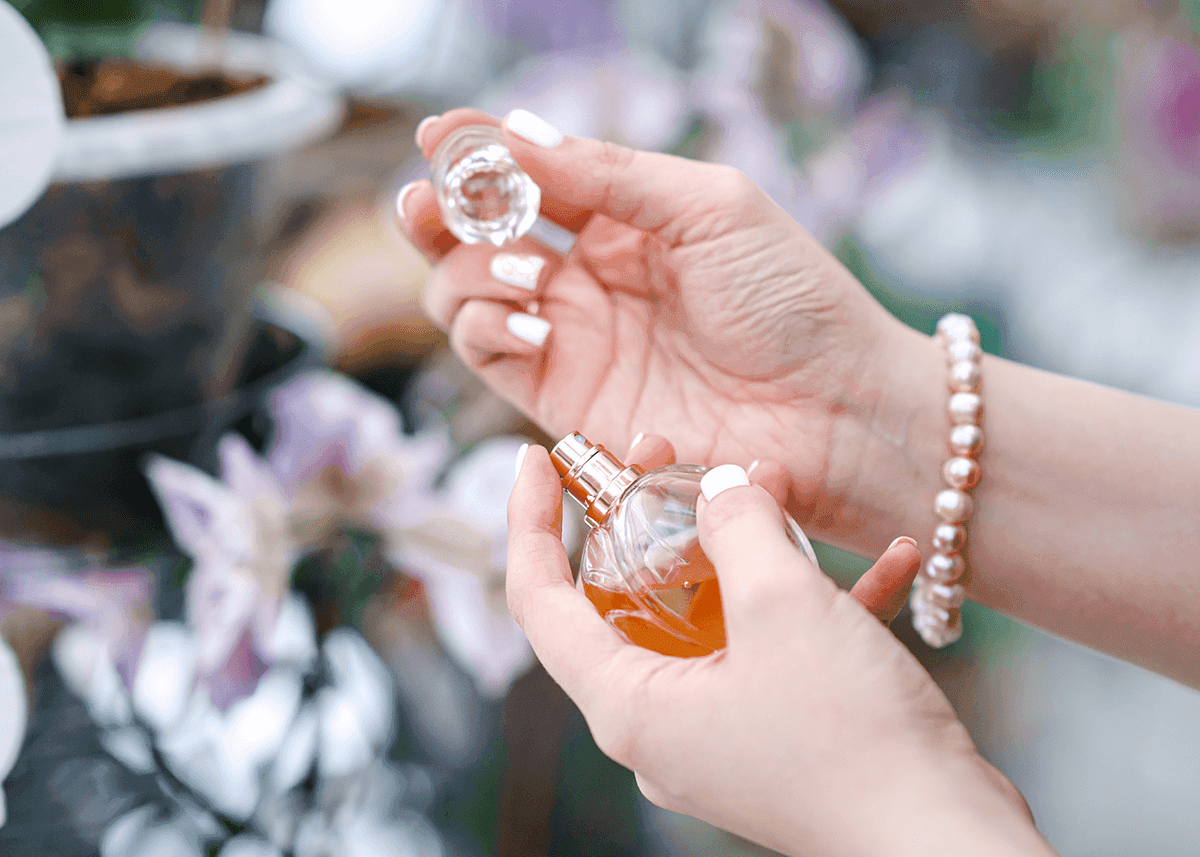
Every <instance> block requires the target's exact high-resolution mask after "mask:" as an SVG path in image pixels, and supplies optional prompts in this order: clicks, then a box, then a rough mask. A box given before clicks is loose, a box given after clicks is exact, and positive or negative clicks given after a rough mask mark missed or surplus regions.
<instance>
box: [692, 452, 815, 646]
mask: <svg viewBox="0 0 1200 857" xmlns="http://www.w3.org/2000/svg"><path fill="white" fill-rule="evenodd" d="M700 484H701V490H702V491H703V494H704V499H703V500H702V501H700V502H699V503H697V507H696V513H697V529H698V533H699V537H700V546H701V547H702V548H703V549H704V552H705V554H706V555H707V556H708V558H709V560H710V561H711V562H712V564H713V567H714V568H715V569H716V572H717V580H718V581H719V583H720V586H721V603H722V606H723V608H724V611H725V625H726V633H727V635H728V636H729V638H730V640H731V644H732V641H733V640H735V638H736V637H738V636H739V635H749V634H751V633H752V631H753V630H755V629H763V628H770V625H771V624H772V622H773V620H774V619H775V618H776V617H778V618H779V619H780V620H781V621H783V622H786V623H787V624H788V625H789V626H792V625H794V624H795V623H796V622H797V621H804V620H805V619H806V618H808V617H814V616H819V615H821V614H822V613H823V612H824V611H825V610H826V609H828V607H829V605H830V604H831V603H832V601H833V599H834V598H835V597H836V595H837V587H836V586H835V585H834V583H833V581H832V580H830V579H829V578H828V577H826V576H825V575H824V574H822V573H821V571H820V569H818V568H816V567H815V566H814V565H813V564H812V563H811V562H810V561H809V560H808V558H807V557H805V556H804V554H803V553H802V552H801V550H800V548H799V547H798V546H797V545H796V544H795V543H794V542H793V541H792V540H791V538H789V536H788V534H787V530H786V529H785V523H784V519H783V510H782V509H780V508H779V504H778V503H776V502H775V500H774V498H772V497H771V495H770V494H768V493H767V492H766V491H765V490H764V489H763V488H762V487H760V486H758V485H750V484H749V480H748V479H747V477H746V474H745V471H743V470H742V469H741V468H740V467H738V466H737V465H733V464H727V465H722V466H720V467H714V468H713V469H712V470H710V471H708V472H707V473H706V474H704V477H703V479H702V481H701V483H700Z"/></svg>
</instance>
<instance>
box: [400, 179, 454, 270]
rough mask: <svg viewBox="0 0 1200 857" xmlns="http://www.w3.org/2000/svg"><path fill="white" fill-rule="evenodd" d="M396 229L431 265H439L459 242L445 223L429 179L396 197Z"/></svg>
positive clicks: (415, 184)
mask: <svg viewBox="0 0 1200 857" xmlns="http://www.w3.org/2000/svg"><path fill="white" fill-rule="evenodd" d="M396 228H397V229H399V230H400V233H401V234H402V235H404V237H405V238H407V239H408V240H409V243H411V244H412V245H413V246H414V247H416V248H417V250H418V251H419V252H420V253H421V255H423V256H424V257H425V259H426V260H427V261H428V262H429V263H430V264H436V263H437V262H438V261H440V260H441V259H442V257H444V256H445V255H446V254H447V253H449V252H450V251H451V250H453V249H454V248H455V247H457V246H458V244H459V241H458V239H457V238H455V237H454V236H453V235H452V234H451V233H450V230H449V229H447V228H446V226H445V224H443V223H442V215H441V212H440V211H439V210H438V204H437V197H436V196H435V195H434V193H433V185H431V184H430V183H429V180H428V179H419V180H417V181H414V182H409V183H408V184H406V185H405V186H404V187H402V188H400V192H399V193H398V194H397V195H396Z"/></svg>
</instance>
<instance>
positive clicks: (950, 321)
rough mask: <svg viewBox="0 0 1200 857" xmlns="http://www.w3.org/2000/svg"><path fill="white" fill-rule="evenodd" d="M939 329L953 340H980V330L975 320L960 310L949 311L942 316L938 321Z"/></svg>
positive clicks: (939, 331)
mask: <svg viewBox="0 0 1200 857" xmlns="http://www.w3.org/2000/svg"><path fill="white" fill-rule="evenodd" d="M937 331H938V333H940V334H942V335H943V336H945V337H946V338H947V339H949V340H950V341H951V342H959V341H962V340H966V341H968V342H979V330H978V329H977V328H976V327H975V322H974V321H972V320H971V317H970V316H969V315H963V314H962V313H960V312H952V313H947V314H946V315H944V316H942V317H941V319H940V320H939V321H938V323H937Z"/></svg>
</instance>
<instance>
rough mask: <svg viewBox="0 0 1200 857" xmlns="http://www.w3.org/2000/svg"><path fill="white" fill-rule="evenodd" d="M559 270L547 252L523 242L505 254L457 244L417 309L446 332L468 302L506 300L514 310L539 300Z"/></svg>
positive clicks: (487, 246)
mask: <svg viewBox="0 0 1200 857" xmlns="http://www.w3.org/2000/svg"><path fill="white" fill-rule="evenodd" d="M557 267H558V265H557V262H556V260H554V259H553V258H552V255H551V254H550V253H548V252H546V251H545V250H543V249H542V248H541V247H540V246H539V245H538V244H536V243H535V242H533V241H531V240H527V239H522V240H521V241H518V242H517V243H515V244H513V245H512V246H511V247H506V248H505V249H504V250H497V249H496V248H495V247H493V246H491V245H490V244H474V245H471V244H461V245H459V246H458V247H456V248H455V249H454V251H453V252H451V253H449V254H447V255H446V256H445V257H444V258H443V259H442V260H441V261H440V262H439V263H438V264H437V265H435V266H434V268H433V270H432V271H431V272H430V274H429V278H428V279H427V280H426V281H425V287H424V288H423V289H422V291H421V304H422V306H423V307H424V309H425V312H426V314H427V315H428V316H429V317H430V318H431V319H432V320H433V322H434V324H436V325H437V326H438V327H440V328H441V329H442V330H449V329H450V327H451V326H452V325H453V324H454V319H455V316H457V314H458V312H459V310H460V309H461V308H462V305H463V304H464V303H466V302H467V301H468V300H474V299H481V300H490V301H506V302H508V303H511V304H512V305H513V306H523V305H524V304H527V303H529V302H530V301H534V300H538V299H539V297H540V296H541V292H542V286H543V284H544V283H546V282H547V281H548V280H549V278H550V277H552V276H554V272H555V270H557Z"/></svg>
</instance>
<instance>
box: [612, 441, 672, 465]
mask: <svg viewBox="0 0 1200 857" xmlns="http://www.w3.org/2000/svg"><path fill="white" fill-rule="evenodd" d="M624 462H625V464H636V465H638V466H640V467H642V468H643V469H644V470H654V469H656V468H659V467H666V466H667V465H668V464H674V463H675V447H673V446H671V442H670V441H669V440H667V439H666V438H665V437H661V436H660V435H656V434H644V433H642V434H638V435H637V437H635V438H634V439H633V443H631V444H629V451H628V452H627V453H625V458H624Z"/></svg>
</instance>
